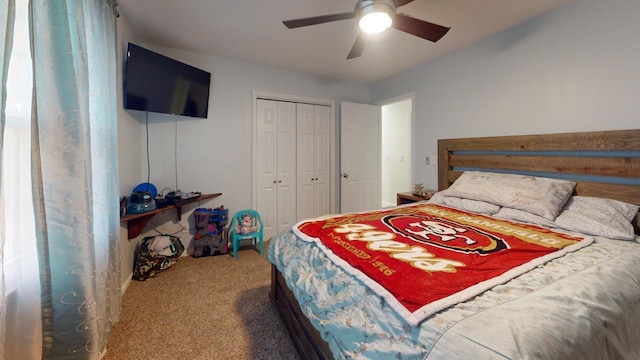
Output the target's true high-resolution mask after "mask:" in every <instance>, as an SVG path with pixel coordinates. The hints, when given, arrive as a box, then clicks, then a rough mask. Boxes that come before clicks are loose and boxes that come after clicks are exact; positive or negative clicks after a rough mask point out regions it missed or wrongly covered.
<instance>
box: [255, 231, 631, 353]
mask: <svg viewBox="0 0 640 360" xmlns="http://www.w3.org/2000/svg"><path fill="white" fill-rule="evenodd" d="M639 240H640V238H636V241H635V242H634V241H620V240H609V239H604V238H596V241H595V242H594V244H592V245H590V246H588V247H586V248H584V249H581V250H579V251H576V252H574V253H570V254H568V255H566V256H564V257H562V258H559V259H556V260H553V261H551V262H549V263H547V264H546V265H544V266H540V267H538V268H536V269H534V270H532V271H530V272H528V273H525V274H523V275H521V276H519V277H517V278H515V279H513V280H511V281H509V282H507V283H505V284H503V285H499V286H496V287H494V288H492V289H491V290H489V291H486V292H484V293H483V294H481V295H479V296H477V297H475V298H473V299H471V300H469V301H466V302H463V303H459V304H457V305H455V306H452V307H450V308H448V309H446V310H444V311H441V312H439V313H437V314H435V315H433V316H431V317H429V318H427V319H426V320H425V321H423V322H422V323H421V324H420V326H418V327H413V326H411V325H409V324H407V323H406V322H405V321H403V320H402V318H401V317H400V316H399V315H397V314H396V313H395V312H394V311H393V310H392V309H391V308H390V307H389V306H388V305H387V304H386V303H385V301H384V300H383V299H382V298H381V297H379V296H377V295H376V294H374V293H373V292H372V291H370V290H369V289H368V288H367V287H366V286H364V285H363V284H362V283H361V282H360V281H359V280H357V279H356V278H354V277H352V276H350V275H348V274H346V273H345V272H344V271H343V270H342V269H341V268H339V267H338V266H337V265H335V264H333V263H332V262H331V261H330V260H329V259H328V258H327V257H326V256H325V255H324V254H323V253H322V251H321V250H320V249H319V248H317V247H316V246H315V245H314V244H313V243H309V242H306V241H301V240H299V239H297V238H296V236H295V235H294V234H293V232H292V231H286V232H284V233H281V234H279V235H278V236H276V237H274V238H273V239H272V240H271V242H270V244H269V248H268V254H267V258H268V259H269V261H271V262H272V263H273V264H275V265H276V267H277V268H278V270H279V271H280V272H281V273H282V274H283V276H284V278H285V280H286V282H287V285H288V286H289V288H290V289H292V291H293V293H294V295H295V297H296V298H297V300H298V302H299V303H300V305H301V308H302V311H303V312H304V313H305V315H306V316H307V317H308V318H309V319H310V320H311V323H312V324H313V326H314V327H316V329H318V331H319V332H320V333H321V335H322V337H323V338H324V339H325V341H327V343H328V344H329V346H330V348H331V350H332V352H333V353H334V357H335V358H336V359H575V358H580V359H607V358H609V359H638V358H640V345H637V342H638V339H640V243H638V241H639Z"/></svg>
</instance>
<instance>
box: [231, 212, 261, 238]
mask: <svg viewBox="0 0 640 360" xmlns="http://www.w3.org/2000/svg"><path fill="white" fill-rule="evenodd" d="M257 230H258V226H256V225H254V224H253V217H252V216H251V214H244V215H242V218H241V219H240V223H239V224H238V225H236V232H237V233H238V234H242V235H246V234H248V233H250V232H254V231H257Z"/></svg>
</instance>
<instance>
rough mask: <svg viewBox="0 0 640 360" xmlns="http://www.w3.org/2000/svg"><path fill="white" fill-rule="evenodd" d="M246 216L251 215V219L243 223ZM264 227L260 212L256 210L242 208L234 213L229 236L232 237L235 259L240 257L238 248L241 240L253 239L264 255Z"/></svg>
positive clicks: (256, 247) (255, 246) (254, 244)
mask: <svg viewBox="0 0 640 360" xmlns="http://www.w3.org/2000/svg"><path fill="white" fill-rule="evenodd" d="M246 216H250V217H251V220H250V221H247V222H245V223H244V224H243V219H244V218H245V217H246ZM243 225H244V226H243ZM263 228H264V226H263V224H262V219H260V214H258V212H257V211H255V210H251V209H248V210H242V211H238V212H237V213H235V215H233V218H232V219H231V222H230V224H229V236H230V237H231V244H232V246H233V257H234V258H235V259H237V258H238V248H239V247H240V241H241V240H252V241H253V247H254V249H256V250H258V252H259V253H260V255H262V250H263V246H262V240H263V230H262V229H263ZM238 230H239V231H238Z"/></svg>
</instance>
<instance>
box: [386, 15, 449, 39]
mask: <svg viewBox="0 0 640 360" xmlns="http://www.w3.org/2000/svg"><path fill="white" fill-rule="evenodd" d="M391 26H392V27H393V28H394V29H397V30H400V31H404V32H406V33H408V34H411V35H415V36H417V37H421V38H423V39H427V40H429V41H433V42H436V41H438V40H440V38H442V37H443V36H444V34H446V33H447V31H449V29H451V28H448V27H445V26H442V25H438V24H434V23H430V22H427V21H424V20H420V19H415V18H412V17H409V16H407V15H404V14H396V17H395V18H394V19H393V23H392V24H391Z"/></svg>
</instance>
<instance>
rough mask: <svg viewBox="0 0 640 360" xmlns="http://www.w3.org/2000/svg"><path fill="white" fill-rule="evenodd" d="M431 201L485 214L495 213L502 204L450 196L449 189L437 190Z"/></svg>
mask: <svg viewBox="0 0 640 360" xmlns="http://www.w3.org/2000/svg"><path fill="white" fill-rule="evenodd" d="M431 202H435V203H437V204H442V205H447V206H451V207H454V208H456V209H460V210H464V211H469V212H474V213H478V214H485V215H493V214H495V213H497V212H498V210H500V206H498V205H495V204H489V203H488V202H484V201H478V200H469V199H463V198H459V197H453V196H448V195H447V190H443V191H440V192H437V193H436V194H435V195H434V196H432V197H431Z"/></svg>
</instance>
